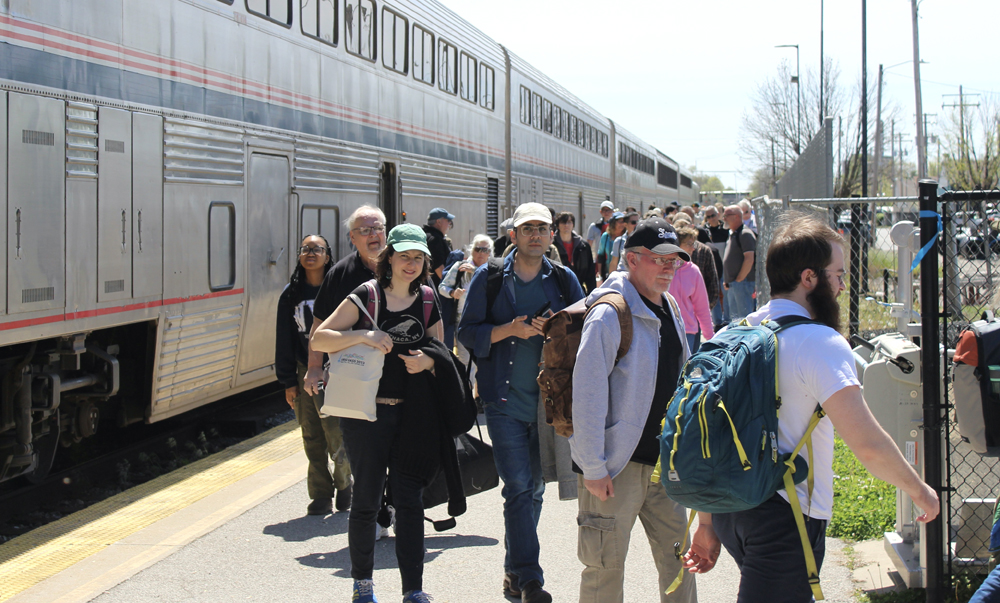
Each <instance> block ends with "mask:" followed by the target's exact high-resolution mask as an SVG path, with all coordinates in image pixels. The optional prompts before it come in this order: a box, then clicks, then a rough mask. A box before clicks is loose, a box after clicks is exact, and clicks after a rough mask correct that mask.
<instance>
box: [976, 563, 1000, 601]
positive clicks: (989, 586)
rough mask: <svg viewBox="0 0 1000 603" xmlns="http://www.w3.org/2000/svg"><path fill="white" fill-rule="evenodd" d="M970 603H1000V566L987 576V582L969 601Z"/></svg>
mask: <svg viewBox="0 0 1000 603" xmlns="http://www.w3.org/2000/svg"><path fill="white" fill-rule="evenodd" d="M969 603H1000V566H997V567H996V568H994V569H993V571H992V572H990V575H989V576H986V580H985V581H984V582H983V583H982V584H981V585H980V586H979V590H977V591H976V594H974V595H972V598H971V599H969Z"/></svg>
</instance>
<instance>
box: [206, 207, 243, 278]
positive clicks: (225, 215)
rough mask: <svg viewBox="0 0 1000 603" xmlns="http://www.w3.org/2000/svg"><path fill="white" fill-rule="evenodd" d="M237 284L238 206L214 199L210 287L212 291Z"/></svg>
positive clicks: (210, 215)
mask: <svg viewBox="0 0 1000 603" xmlns="http://www.w3.org/2000/svg"><path fill="white" fill-rule="evenodd" d="M235 285H236V206H235V205H234V204H233V203H232V202H230V201H212V203H211V204H210V205H209V208H208V287H209V289H210V290H212V291H221V290H224V289H232V288H233V287H234V286H235Z"/></svg>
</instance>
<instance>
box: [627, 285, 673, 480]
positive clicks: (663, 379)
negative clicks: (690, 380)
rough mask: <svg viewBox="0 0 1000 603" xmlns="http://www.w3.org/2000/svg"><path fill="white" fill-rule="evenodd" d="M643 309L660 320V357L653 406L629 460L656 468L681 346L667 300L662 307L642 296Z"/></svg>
mask: <svg viewBox="0 0 1000 603" xmlns="http://www.w3.org/2000/svg"><path fill="white" fill-rule="evenodd" d="M642 301H643V302H645V304H646V307H648V308H649V309H650V310H652V311H653V314H655V315H656V317H657V318H659V319H660V357H659V361H658V362H657V364H656V388H655V389H654V390H653V404H652V405H650V407H649V416H648V417H646V425H645V426H644V427H643V428H642V436H641V437H640V438H639V445H638V446H636V448H635V452H633V453H632V459H631V460H632V461H634V462H636V463H641V464H643V465H656V460H657V459H659V458H660V441H659V440H658V439H657V436H659V435H660V432H661V426H660V423H662V422H663V417H664V416H665V415H666V414H667V405H668V404H670V399H671V398H672V397H673V396H674V390H676V389H677V377H678V375H679V374H680V368H679V362H678V361H679V359H680V356H681V354H682V353H683V350H684V347H683V344H681V340H680V337H679V336H678V335H677V327H676V326H675V325H674V317H673V315H672V314H671V313H670V307H669V306H668V305H667V301H666V300H663V306H662V307H661V306H657V305H656V304H654V303H653V302H651V301H649V300H648V299H646V298H645V297H643V298H642Z"/></svg>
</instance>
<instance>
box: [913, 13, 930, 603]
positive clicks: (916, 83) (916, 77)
mask: <svg viewBox="0 0 1000 603" xmlns="http://www.w3.org/2000/svg"><path fill="white" fill-rule="evenodd" d="M910 6H912V8H913V11H912V12H913V94H914V95H915V96H916V101H917V102H916V105H917V180H918V181H919V180H923V179H924V178H926V177H927V173H926V164H925V161H924V160H925V157H924V129H923V127H922V126H923V124H922V123H920V122H921V119H920V116H921V115H923V113H924V108H923V102H922V101H921V95H920V38H919V36H918V32H917V0H910ZM928 601H929V602H930V599H928Z"/></svg>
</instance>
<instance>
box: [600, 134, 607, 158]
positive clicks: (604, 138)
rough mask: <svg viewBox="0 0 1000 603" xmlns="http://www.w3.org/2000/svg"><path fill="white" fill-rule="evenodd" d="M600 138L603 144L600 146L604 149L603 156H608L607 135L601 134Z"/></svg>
mask: <svg viewBox="0 0 1000 603" xmlns="http://www.w3.org/2000/svg"><path fill="white" fill-rule="evenodd" d="M601 140H602V141H603V142H604V146H603V147H602V148H603V149H604V156H605V157H607V156H608V135H607V134H601Z"/></svg>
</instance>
